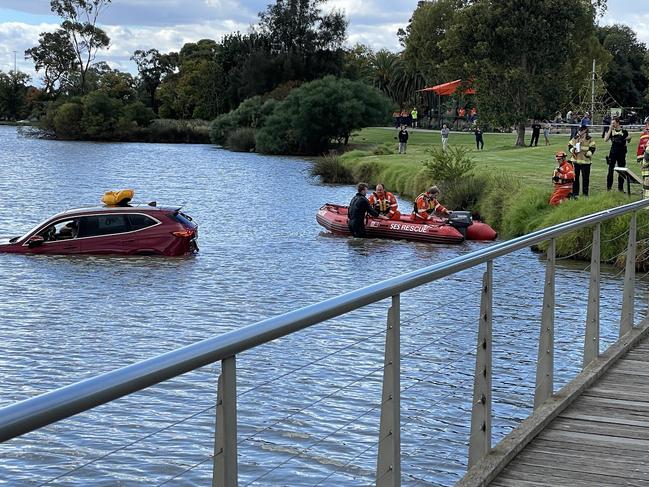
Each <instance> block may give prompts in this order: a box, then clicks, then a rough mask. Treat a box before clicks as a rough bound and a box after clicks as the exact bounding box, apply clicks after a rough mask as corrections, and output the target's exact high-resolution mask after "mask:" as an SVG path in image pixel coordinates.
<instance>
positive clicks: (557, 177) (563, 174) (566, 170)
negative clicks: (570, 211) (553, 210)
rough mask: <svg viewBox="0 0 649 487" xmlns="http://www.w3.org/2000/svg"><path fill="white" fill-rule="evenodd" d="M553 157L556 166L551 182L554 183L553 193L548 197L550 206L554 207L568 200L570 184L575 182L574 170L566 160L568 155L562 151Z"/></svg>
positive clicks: (570, 189) (570, 190)
mask: <svg viewBox="0 0 649 487" xmlns="http://www.w3.org/2000/svg"><path fill="white" fill-rule="evenodd" d="M554 157H555V159H556V160H557V164H558V166H557V167H556V168H555V169H554V173H553V174H552V181H553V182H554V191H553V192H552V196H550V205H552V206H556V205H558V204H559V203H561V202H562V201H565V200H567V199H568V198H570V195H571V193H572V183H573V181H574V180H575V169H574V167H573V165H572V163H571V162H570V161H569V160H568V155H567V154H566V153H565V152H563V151H559V152H557V153H556V154H555V156H554Z"/></svg>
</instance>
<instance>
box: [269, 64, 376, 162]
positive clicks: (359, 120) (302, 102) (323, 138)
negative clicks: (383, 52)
mask: <svg viewBox="0 0 649 487" xmlns="http://www.w3.org/2000/svg"><path fill="white" fill-rule="evenodd" d="M388 109H389V102H388V100H387V99H385V97H383V96H382V95H381V94H380V93H379V92H378V91H376V90H375V89H373V88H371V87H369V86H367V85H366V84H364V83H362V82H358V81H349V80H344V79H336V78H334V77H333V76H328V77H325V78H322V79H320V80H316V81H312V82H310V83H306V84H304V85H302V86H300V87H299V88H296V89H295V90H293V91H292V92H291V93H290V94H289V96H288V97H287V98H286V100H284V101H282V102H280V103H278V104H277V106H276V107H275V109H274V111H273V113H272V114H271V115H270V116H269V117H268V119H267V120H266V121H265V123H264V126H263V127H262V128H261V130H260V131H259V132H258V134H257V149H258V150H259V151H261V152H266V153H284V154H318V153H322V152H325V151H326V150H327V149H328V148H329V146H330V144H331V142H332V141H337V142H339V143H347V141H348V139H349V135H350V133H351V132H352V130H354V129H357V128H360V127H363V126H367V125H372V124H375V123H380V122H383V121H384V119H385V116H386V113H387V112H388Z"/></svg>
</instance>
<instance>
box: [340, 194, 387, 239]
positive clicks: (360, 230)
mask: <svg viewBox="0 0 649 487" xmlns="http://www.w3.org/2000/svg"><path fill="white" fill-rule="evenodd" d="M356 189H357V191H358V192H357V193H356V196H354V197H353V198H352V200H351V201H350V202H349V209H348V210H347V217H348V219H349V220H348V221H347V226H348V227H349V231H350V232H352V235H353V236H354V237H364V236H365V215H366V214H367V213H369V214H370V215H372V216H373V217H374V218H376V217H378V218H382V219H384V220H385V219H387V217H386V216H385V215H380V214H379V212H378V211H376V210H375V209H374V208H372V205H370V202H369V201H368V200H367V198H366V197H365V195H366V194H367V184H365V183H358V185H357V186H356Z"/></svg>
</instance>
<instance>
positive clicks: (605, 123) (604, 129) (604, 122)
mask: <svg viewBox="0 0 649 487" xmlns="http://www.w3.org/2000/svg"><path fill="white" fill-rule="evenodd" d="M610 124H611V114H610V112H606V114H605V115H604V118H603V119H602V125H603V127H602V139H603V138H604V137H606V132H608V129H609V125H610Z"/></svg>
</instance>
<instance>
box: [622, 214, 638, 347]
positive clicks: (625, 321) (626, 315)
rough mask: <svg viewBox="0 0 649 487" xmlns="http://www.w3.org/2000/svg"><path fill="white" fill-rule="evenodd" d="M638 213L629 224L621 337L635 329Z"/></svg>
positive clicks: (632, 216) (632, 215) (633, 215)
mask: <svg viewBox="0 0 649 487" xmlns="http://www.w3.org/2000/svg"><path fill="white" fill-rule="evenodd" d="M636 229H637V213H636V212H633V213H632V214H631V221H630V222H629V242H628V244H627V248H626V268H625V271H624V291H623V294H622V316H621V318H620V336H622V335H626V334H627V333H628V332H630V331H631V328H633V318H634V304H635V303H634V297H635V244H636Z"/></svg>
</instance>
